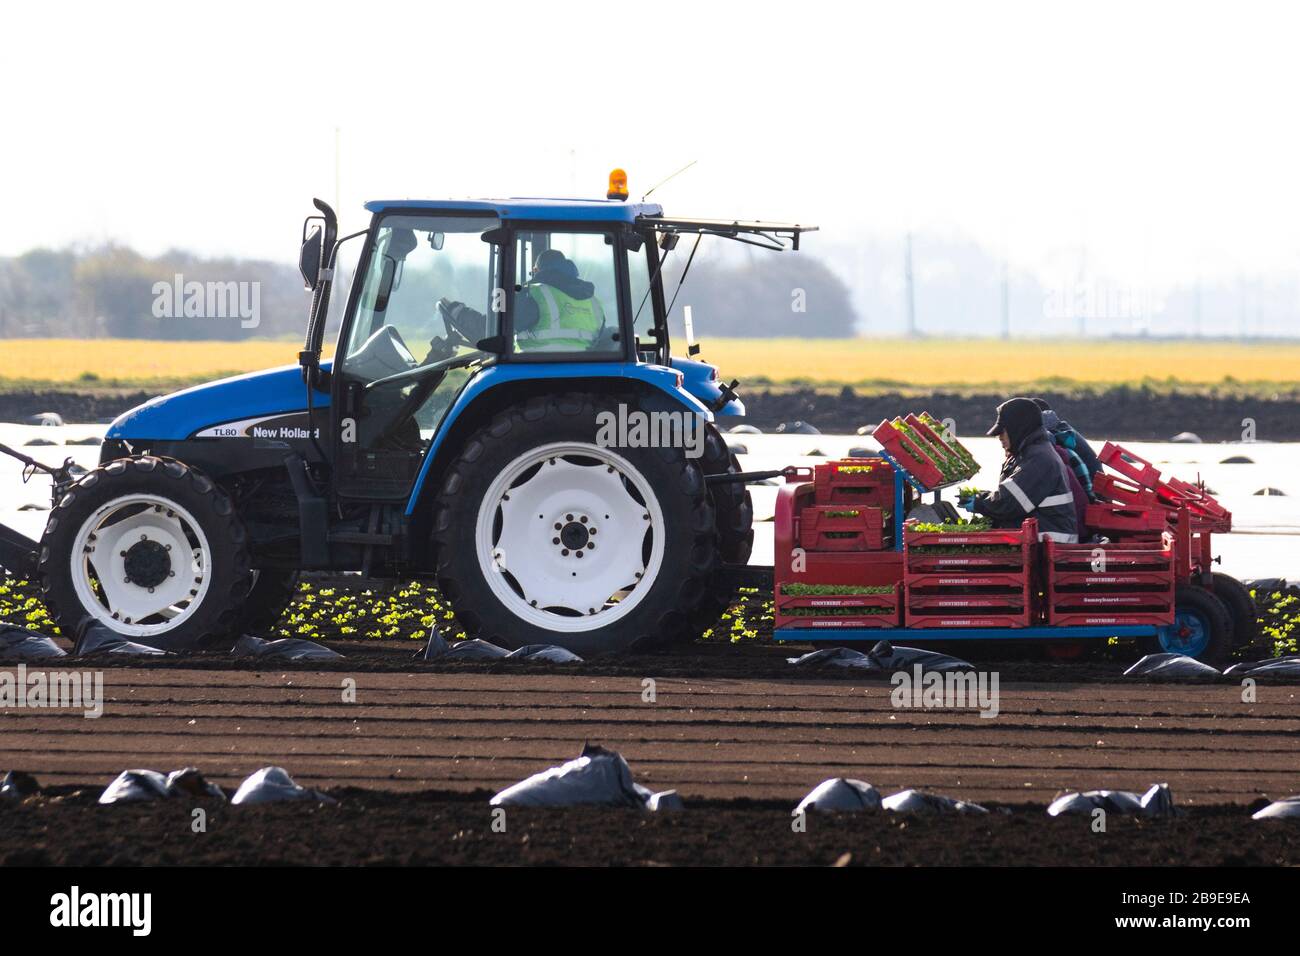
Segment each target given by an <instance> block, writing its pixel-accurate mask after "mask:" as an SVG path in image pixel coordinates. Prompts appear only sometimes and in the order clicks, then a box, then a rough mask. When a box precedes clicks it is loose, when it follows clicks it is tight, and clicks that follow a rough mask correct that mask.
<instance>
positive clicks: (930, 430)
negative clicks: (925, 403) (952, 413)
mask: <svg viewBox="0 0 1300 956" xmlns="http://www.w3.org/2000/svg"><path fill="white" fill-rule="evenodd" d="M927 418H928V419H930V420H931V421H933V422H934V423H935V424H934V425H928V424H926V421H925V420H926V419H927ZM918 419H919V421H920V424H921V426H922V427H923V428H924V429H925V430H926V434H928V435H933V436H934V437H935V439H937V440H938V441H939V442H941V443H942V444H943V445H944V446H945V447H946V448H947V449H948V450H949V451H951V452H952V453H953V454H954V455H956V457H957V459H958V460H959V461H961V462H963V463H965V469H964V470H967V471H969V472H970V474H969V475H967V477H972V476H974V475H975V474H976V473H977V472H978V471H979V470H980V466H979V462H977V461H976V460H975V456H974V455H972V454H971V453H970V449H969V448H967V447H966V446H965V445H963V444H962V443H961V441H960V440H959V439H958V438H957V436H956V435H953V434H951V433H948V432H946V430H945V429H944V427H943V424H942V423H941V422H940V421H939V420H938V419H937V418H936V417H935V416H934V415H931V414H930V413H929V412H922V413H921V414H920V415H919V416H918ZM945 435H946V436H947V437H945Z"/></svg>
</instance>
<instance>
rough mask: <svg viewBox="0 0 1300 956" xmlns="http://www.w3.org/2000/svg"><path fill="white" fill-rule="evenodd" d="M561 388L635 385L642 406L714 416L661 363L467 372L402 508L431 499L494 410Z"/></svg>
mask: <svg viewBox="0 0 1300 956" xmlns="http://www.w3.org/2000/svg"><path fill="white" fill-rule="evenodd" d="M564 391H636V392H638V393H640V394H641V395H643V396H645V400H646V405H645V408H646V410H650V411H660V410H663V411H685V412H691V413H694V414H696V415H699V416H701V417H703V418H704V420H705V421H709V422H711V421H713V413H712V412H711V411H709V409H708V408H707V407H706V406H705V405H704V403H703V402H701V401H700V400H699V399H698V398H696V397H695V396H694V395H692V394H691V393H690V392H689V391H687V389H686V388H684V387H683V376H682V374H681V373H680V372H678V371H676V370H674V369H670V368H665V367H663V366H660V365H628V364H626V363H622V362H546V363H541V362H529V363H523V362H519V363H508V364H503V365H493V366H491V367H489V368H486V369H484V370H483V371H481V372H479V373H478V375H476V376H475V377H474V378H472V379H471V380H470V381H469V384H467V385H466V386H465V388H464V389H463V390H462V391H461V393H460V394H459V395H458V396H456V400H455V401H454V402H453V403H452V405H451V408H449V409H448V410H447V414H446V416H445V417H444V418H443V420H442V422H441V424H440V425H439V428H438V432H437V434H435V435H434V436H433V441H432V442H431V443H430V445H429V450H428V452H426V454H425V456H424V462H423V463H422V464H421V466H420V473H419V475H418V476H417V477H416V479H415V485H414V486H413V487H412V489H411V496H410V498H409V499H408V501H407V504H406V514H407V515H408V516H411V515H414V514H415V513H416V512H417V510H419V509H420V508H421V506H422V505H424V504H426V503H427V502H429V501H431V500H432V496H433V494H434V493H436V491H437V484H438V480H439V478H440V477H441V474H442V469H443V468H444V467H445V465H446V463H447V461H449V460H451V459H452V458H453V457H454V456H455V454H456V451H457V449H458V448H459V446H460V443H461V442H462V441H463V440H464V439H465V438H466V437H467V436H468V435H470V434H471V433H472V432H473V431H474V430H475V429H477V428H478V427H480V426H481V425H483V424H485V423H486V422H487V421H489V420H490V419H491V418H492V416H493V415H495V414H496V413H497V412H498V411H500V410H502V409H503V408H505V407H506V406H508V405H511V404H513V403H514V402H516V401H521V400H523V399H525V398H528V397H531V396H533V395H541V394H550V393H555V392H564ZM655 399H658V400H659V401H655Z"/></svg>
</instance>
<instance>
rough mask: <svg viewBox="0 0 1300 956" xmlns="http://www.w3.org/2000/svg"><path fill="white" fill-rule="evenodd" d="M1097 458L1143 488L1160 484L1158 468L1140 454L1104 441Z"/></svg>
mask: <svg viewBox="0 0 1300 956" xmlns="http://www.w3.org/2000/svg"><path fill="white" fill-rule="evenodd" d="M1097 458H1098V459H1099V460H1100V461H1101V463H1102V464H1103V465H1107V466H1108V467H1110V468H1111V469H1113V470H1114V471H1117V472H1119V473H1120V474H1121V475H1123V476H1124V477H1126V478H1130V479H1132V480H1133V481H1135V482H1137V484H1139V485H1140V486H1141V487H1143V488H1150V489H1152V490H1153V491H1154V490H1155V489H1156V488H1158V487H1159V486H1160V470H1159V469H1158V468H1156V466H1155V465H1153V464H1151V462H1149V461H1147V460H1146V459H1145V458H1143V457H1142V456H1140V455H1135V454H1133V452H1131V451H1128V450H1127V449H1124V448H1121V447H1120V446H1119V445H1116V444H1114V443H1112V442H1106V444H1104V445H1102V447H1101V451H1100V452H1099V453H1098V454H1097Z"/></svg>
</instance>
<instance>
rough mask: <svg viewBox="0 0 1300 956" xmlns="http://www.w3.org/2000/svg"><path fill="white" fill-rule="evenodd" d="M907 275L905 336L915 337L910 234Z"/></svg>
mask: <svg viewBox="0 0 1300 956" xmlns="http://www.w3.org/2000/svg"><path fill="white" fill-rule="evenodd" d="M905 275H906V277H907V337H908V338H909V339H914V338H916V288H915V282H914V280H913V278H912V234H911V233H910V232H909V233H908V234H907V262H906V267H905Z"/></svg>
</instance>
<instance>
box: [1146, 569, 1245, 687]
mask: <svg viewBox="0 0 1300 956" xmlns="http://www.w3.org/2000/svg"><path fill="white" fill-rule="evenodd" d="M1143 650H1144V651H1146V653H1148V654H1152V653H1160V652H1166V653H1172V654H1186V655H1187V656H1188V657H1194V658H1196V659H1197V660H1198V661H1203V662H1204V663H1206V664H1209V665H1211V666H1213V667H1222V666H1223V665H1224V663H1226V662H1227V659H1228V655H1229V653H1230V652H1231V650H1232V615H1231V614H1229V613H1228V607H1227V605H1225V604H1224V603H1223V601H1222V600H1220V599H1219V598H1218V597H1216V596H1215V594H1214V593H1213V592H1212V591H1208V590H1206V589H1205V588H1202V587H1196V586H1195V585H1191V584H1180V585H1179V586H1178V588H1177V590H1176V591H1175V592H1174V622H1173V623H1172V624H1167V625H1165V626H1164V627H1161V628H1160V629H1159V630H1158V631H1157V632H1156V636H1155V638H1153V639H1149V640H1147V641H1144V642H1143Z"/></svg>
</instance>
